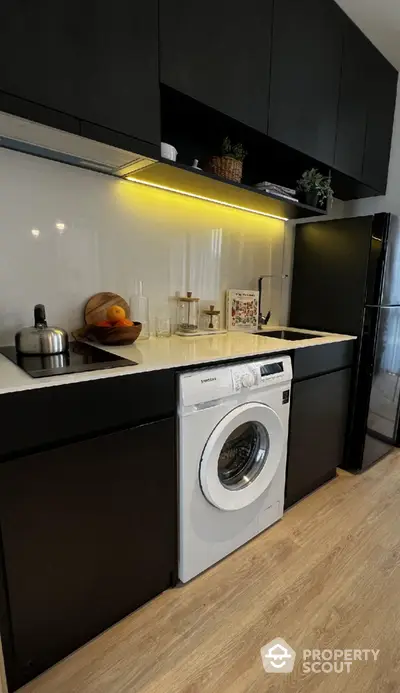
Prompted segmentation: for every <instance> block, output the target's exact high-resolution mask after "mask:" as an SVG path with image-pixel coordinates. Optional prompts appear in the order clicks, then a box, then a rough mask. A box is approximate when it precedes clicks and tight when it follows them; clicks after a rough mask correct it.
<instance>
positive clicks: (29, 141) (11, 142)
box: [0, 111, 155, 177]
mask: <svg viewBox="0 0 400 693" xmlns="http://www.w3.org/2000/svg"><path fill="white" fill-rule="evenodd" d="M0 147H5V148H6V149H14V150H16V151H18V152H25V153H26V154H33V155H35V156H40V157H42V158H45V159H53V160H54V161H60V162H62V163H65V164H72V165H73V166H79V167H80V168H86V169H90V170H92V171H99V172H101V173H110V174H112V175H114V176H121V177H125V176H128V175H135V174H136V173H137V172H138V171H140V170H142V169H144V168H146V167H148V166H151V165H152V164H154V161H155V160H154V159H150V158H148V157H144V156H142V155H140V154H135V153H133V152H127V151H125V150H123V149H118V148H117V147H111V146H110V145H108V144H102V143H101V142H96V141H94V140H89V139H87V138H85V137H81V136H80V135H73V134H70V133H69V132H64V131H62V130H57V129H55V128H52V127H48V126H47V125H40V124H39V123H35V122H33V121H31V120H26V119H25V118H19V117H17V116H13V115H9V114H8V113H3V112H1V111H0Z"/></svg>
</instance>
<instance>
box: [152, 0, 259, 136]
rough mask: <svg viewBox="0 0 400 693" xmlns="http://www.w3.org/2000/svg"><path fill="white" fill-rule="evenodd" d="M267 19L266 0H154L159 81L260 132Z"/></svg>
mask: <svg viewBox="0 0 400 693" xmlns="http://www.w3.org/2000/svg"><path fill="white" fill-rule="evenodd" d="M271 23H272V0H249V2H247V3H245V5H244V4H243V3H242V2H241V1H239V0H234V2H232V0H218V2H215V0H202V1H201V2H199V0H160V78H161V81H162V82H163V83H164V84H166V85H168V86H169V87H172V88H174V89H176V90H177V91H179V92H182V93H184V94H186V95H187V96H191V97H192V98H194V99H197V101H200V102H201V103H204V104H206V105H207V106H210V107H212V108H214V109H216V110H218V111H220V112H222V113H224V114H225V115H228V116H231V117H232V118H234V119H236V120H238V121H240V122H242V123H245V124H246V125H249V126H251V127H253V128H255V129H256V130H259V131H261V132H263V133H266V132H267V125H268V97H269V74H270V51H271ZM205 126H206V124H205Z"/></svg>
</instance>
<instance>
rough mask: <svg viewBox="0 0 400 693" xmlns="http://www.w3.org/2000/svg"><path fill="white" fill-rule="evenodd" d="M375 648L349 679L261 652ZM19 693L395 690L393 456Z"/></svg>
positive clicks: (398, 648)
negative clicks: (267, 666) (269, 662)
mask: <svg viewBox="0 0 400 693" xmlns="http://www.w3.org/2000/svg"><path fill="white" fill-rule="evenodd" d="M275 637H282V638H285V639H286V640H287V641H288V642H289V644H290V645H291V646H292V647H293V648H294V649H295V650H298V651H300V650H303V648H310V649H313V648H318V649H323V648H337V649H345V648H351V649H354V648H359V649H362V648H374V649H380V651H381V652H380V655H379V658H378V661H377V663H373V662H368V663H365V662H355V663H354V664H353V665H352V669H351V671H350V673H349V674H347V673H343V674H335V673H332V674H304V673H302V671H301V666H300V663H299V657H298V659H297V662H296V666H295V670H294V672H293V674H287V675H282V674H268V675H267V674H265V672H264V670H263V668H262V664H261V658H260V653H259V650H260V647H261V646H262V645H264V644H266V643H267V642H268V641H269V640H272V639H273V638H275ZM21 690H22V691H23V692H24V693H214V692H215V693H267V691H268V693H271V692H272V693H278V692H280V691H285V692H286V691H287V692H289V691H290V692H293V693H302V692H304V691H307V693H339V692H341V691H346V693H359V692H360V693H361V692H362V693H369V692H371V693H386V692H387V693H389V692H390V693H394V692H395V691H396V692H397V693H398V692H399V691H400V453H395V454H392V455H390V456H389V457H387V458H386V459H385V460H383V461H381V462H380V463H379V464H377V465H376V466H375V467H374V468H372V469H371V470H370V471H369V472H367V473H366V474H364V475H362V476H351V475H349V474H347V473H345V472H343V473H341V474H340V476H339V477H338V478H337V479H336V480H334V481H332V482H331V483H329V484H328V485H327V486H325V487H324V488H322V489H320V490H319V491H317V492H316V493H314V494H313V495H312V496H310V497H309V498H307V499H306V500H304V501H302V502H301V503H299V504H298V505H297V506H296V507H294V508H292V509H291V510H290V511H289V512H288V513H287V514H286V515H285V517H284V519H283V520H282V521H281V522H279V523H278V524H277V525H276V526H275V527H273V528H271V529H270V530H269V531H267V532H265V533H264V534H263V535H261V536H259V537H257V538H256V539H255V540H254V541H252V542H251V543H250V544H248V545H247V546H245V547H243V548H242V549H240V550H239V551H237V552H236V553H235V554H234V555H232V556H231V557H229V558H227V559H226V560H225V561H222V562H221V563H220V564H219V565H218V566H216V567H214V568H213V569H211V570H209V571H208V572H207V573H206V574H204V575H203V576H201V577H199V578H197V579H195V580H194V581H192V583H190V584H188V585H186V586H184V587H179V588H177V589H174V590H170V591H169V592H166V593H164V594H162V595H161V596H160V597H158V598H157V599H155V600H154V601H153V602H152V603H150V604H147V605H146V606H145V607H143V608H142V609H140V610H139V611H137V612H136V613H134V614H133V615H132V616H130V617H128V618H127V619H125V620H124V621H122V622H121V623H119V624H118V625H116V626H115V627H114V628H112V629H110V630H109V631H108V632H106V633H104V634H103V635H101V636H100V637H99V638H97V639H96V640H94V641H92V642H91V643H89V644H88V645H86V646H85V647H84V648H82V649H81V650H79V651H78V652H76V653H75V654H73V655H71V656H70V657H69V658H68V659H66V660H64V661H63V662H61V663H59V664H58V665H57V666H56V667H54V668H53V669H52V670H50V671H48V672H46V673H45V674H44V675H43V676H42V677H40V678H38V679H36V680H35V681H33V682H31V683H30V684H28V685H27V686H25V687H24V688H23V689H21Z"/></svg>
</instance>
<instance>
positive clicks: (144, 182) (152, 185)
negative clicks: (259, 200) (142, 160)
mask: <svg viewBox="0 0 400 693" xmlns="http://www.w3.org/2000/svg"><path fill="white" fill-rule="evenodd" d="M126 180H129V181H131V183H139V184H140V185H146V186H147V187H149V188H158V189H159V190H166V191H167V192H172V193H176V194H177V195H184V196H185V197H193V198H194V199H196V200H203V201H204V202H212V203H213V204H215V205H221V207H231V208H232V209H238V210H239V211H240V212H251V214H258V215H259V216H261V217H269V218H270V219H278V220H279V221H289V219H288V218H287V217H279V216H278V215H277V214H268V213H267V212H260V211H259V210H257V209H250V207H241V206H240V205H234V204H231V202H222V201H221V200H214V198H212V197H205V196H204V195H196V194H195V193H189V192H186V191H185V190H177V189H176V188H170V187H169V186H167V185H159V184H158V183H149V182H148V181H147V180H139V179H138V178H133V177H132V176H127V178H126Z"/></svg>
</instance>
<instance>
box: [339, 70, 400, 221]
mask: <svg viewBox="0 0 400 693" xmlns="http://www.w3.org/2000/svg"><path fill="white" fill-rule="evenodd" d="M399 92H400V82H398V84H397V100H396V110H395V114H394V124H393V135H392V148H391V152H390V163H389V174H388V183H387V190H386V195H380V196H378V197H367V198H365V199H364V200H351V201H350V202H346V203H345V206H344V215H349V216H357V215H361V216H362V215H365V214H375V213H377V212H390V213H392V214H400V97H399Z"/></svg>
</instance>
